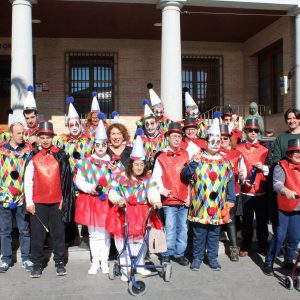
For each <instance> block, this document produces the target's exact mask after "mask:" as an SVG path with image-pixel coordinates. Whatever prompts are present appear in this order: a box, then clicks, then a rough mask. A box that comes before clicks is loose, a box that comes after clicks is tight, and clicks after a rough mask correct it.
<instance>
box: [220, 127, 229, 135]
mask: <svg viewBox="0 0 300 300" xmlns="http://www.w3.org/2000/svg"><path fill="white" fill-rule="evenodd" d="M220 132H221V135H228V136H230V135H231V134H230V133H229V129H228V125H225V124H221V125H220Z"/></svg>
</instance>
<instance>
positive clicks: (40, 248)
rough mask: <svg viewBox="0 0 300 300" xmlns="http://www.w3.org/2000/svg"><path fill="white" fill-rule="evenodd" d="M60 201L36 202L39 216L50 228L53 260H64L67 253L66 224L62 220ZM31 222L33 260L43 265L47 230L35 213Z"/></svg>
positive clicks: (31, 217)
mask: <svg viewBox="0 0 300 300" xmlns="http://www.w3.org/2000/svg"><path fill="white" fill-rule="evenodd" d="M58 207H59V203H55V204H40V203H36V204H35V211H36V214H37V216H38V217H39V218H40V219H41V221H42V222H43V223H44V225H45V226H46V227H47V228H48V229H49V233H50V236H51V239H52V243H53V254H54V255H53V260H54V261H55V262H62V261H64V255H65V224H64V223H63V221H62V212H61V210H59V209H58ZM30 222H31V242H30V245H31V260H32V262H33V263H34V264H40V265H42V263H43V261H44V259H45V256H44V242H45V236H46V230H45V228H44V227H43V226H42V224H41V223H40V222H39V220H38V218H37V217H36V216H35V215H31V216H30Z"/></svg>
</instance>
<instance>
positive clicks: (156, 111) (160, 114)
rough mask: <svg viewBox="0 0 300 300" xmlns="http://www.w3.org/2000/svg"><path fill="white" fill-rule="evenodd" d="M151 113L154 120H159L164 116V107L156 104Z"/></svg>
mask: <svg viewBox="0 0 300 300" xmlns="http://www.w3.org/2000/svg"><path fill="white" fill-rule="evenodd" d="M153 112H154V115H155V116H156V118H158V119H161V118H162V117H163V115H164V107H163V105H162V104H157V105H155V106H154V107H153Z"/></svg>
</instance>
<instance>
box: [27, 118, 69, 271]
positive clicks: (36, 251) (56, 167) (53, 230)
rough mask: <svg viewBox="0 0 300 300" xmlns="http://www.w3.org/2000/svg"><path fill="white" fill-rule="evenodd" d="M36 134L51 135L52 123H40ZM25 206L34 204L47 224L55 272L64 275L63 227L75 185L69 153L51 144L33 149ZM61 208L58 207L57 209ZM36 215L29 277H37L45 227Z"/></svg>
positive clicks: (33, 220) (32, 217)
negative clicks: (44, 147)
mask: <svg viewBox="0 0 300 300" xmlns="http://www.w3.org/2000/svg"><path fill="white" fill-rule="evenodd" d="M39 134H51V135H54V131H53V125H52V123H50V122H42V123H40V125H39ZM24 182H25V197H26V206H27V207H32V206H33V205H34V207H35V212H36V215H37V216H38V217H39V218H40V220H41V222H43V223H44V225H45V226H46V227H48V229H49V231H50V235H51V238H52V241H53V253H54V257H53V259H54V261H55V266H56V271H57V275H65V274H66V271H65V269H64V254H65V226H64V222H70V221H71V220H72V218H73V216H74V215H73V214H74V204H75V201H74V196H75V195H74V188H73V185H72V175H71V171H70V164H69V159H68V156H67V155H66V154H65V152H64V151H63V150H62V149H60V148H58V147H56V146H51V147H50V148H49V149H43V148H41V146H40V147H39V148H37V149H35V150H34V152H33V153H32V157H31V160H30V161H29V163H28V165H27V167H26V172H25V177H24ZM60 207H61V208H60ZM38 217H36V216H35V215H30V222H31V258H32V262H33V263H34V269H33V271H32V273H31V276H32V277H40V275H41V267H42V263H43V260H44V249H43V248H44V240H45V234H46V232H45V229H44V227H43V226H42V224H41V222H40V220H39V219H38Z"/></svg>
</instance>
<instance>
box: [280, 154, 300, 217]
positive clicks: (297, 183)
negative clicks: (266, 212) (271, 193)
mask: <svg viewBox="0 0 300 300" xmlns="http://www.w3.org/2000/svg"><path fill="white" fill-rule="evenodd" d="M279 164H280V166H281V167H282V169H283V171H284V173H285V182H284V186H285V187H286V188H288V189H290V190H292V191H294V192H296V193H297V195H300V165H294V164H292V163H290V162H289V161H287V160H281V161H280V162H279ZM293 167H298V168H299V169H298V168H296V169H293ZM277 201H278V209H280V210H283V211H293V210H294V209H295V208H296V207H297V206H298V204H299V203H300V199H295V200H289V199H287V198H286V197H285V196H283V195H281V194H280V193H278V195H277Z"/></svg>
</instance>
